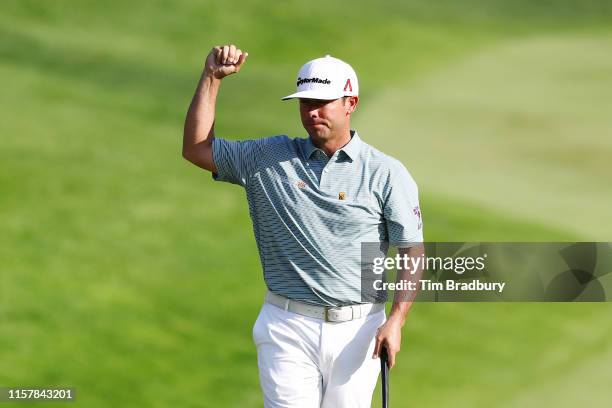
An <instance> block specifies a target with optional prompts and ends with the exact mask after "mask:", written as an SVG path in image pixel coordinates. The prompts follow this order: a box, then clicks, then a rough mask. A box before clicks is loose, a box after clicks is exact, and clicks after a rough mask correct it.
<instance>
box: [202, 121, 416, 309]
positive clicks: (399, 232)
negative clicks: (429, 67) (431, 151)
mask: <svg viewBox="0 0 612 408" xmlns="http://www.w3.org/2000/svg"><path fill="white" fill-rule="evenodd" d="M351 136H352V138H351V140H350V142H349V143H347V144H346V145H345V146H344V147H343V148H341V149H340V150H338V151H337V152H336V153H334V155H333V156H332V157H331V158H328V157H327V156H326V155H325V153H324V152H323V151H322V150H320V149H318V148H316V147H315V146H314V145H313V144H312V141H311V140H310V138H295V139H291V138H289V137H287V136H285V135H281V136H273V137H267V138H263V139H258V140H245V141H230V140H225V139H220V138H215V139H214V140H213V159H214V162H215V165H216V167H217V173H215V174H213V177H214V179H215V180H219V181H227V182H230V183H234V184H238V185H241V186H243V187H244V188H245V190H246V194H247V199H248V203H249V211H250V215H251V219H252V221H253V231H254V233H255V240H256V241H257V247H258V249H259V256H260V259H261V264H262V267H263V273H264V280H265V282H266V285H267V286H268V289H270V290H271V291H272V292H274V293H277V294H279V295H282V296H285V297H288V298H290V299H294V300H299V301H303V302H307V303H312V304H316V305H323V306H343V305H350V304H357V303H361V243H362V242H389V243H390V244H391V245H396V246H399V247H407V246H412V245H414V243H417V242H422V241H423V230H422V221H421V213H420V209H419V201H418V190H417V185H416V183H415V182H414V180H413V179H412V177H411V175H410V174H409V173H408V171H407V170H406V168H405V167H404V166H403V165H402V163H401V162H399V161H398V160H396V159H394V158H392V157H390V156H387V155H386V154H384V153H382V152H380V151H379V150H376V149H375V148H373V147H372V146H370V145H368V144H367V143H365V142H363V141H362V140H361V139H360V138H359V135H357V133H356V132H354V131H351Z"/></svg>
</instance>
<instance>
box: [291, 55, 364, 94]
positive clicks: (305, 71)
mask: <svg viewBox="0 0 612 408" xmlns="http://www.w3.org/2000/svg"><path fill="white" fill-rule="evenodd" d="M296 85H297V92H296V93H293V94H291V95H288V96H285V97H284V98H282V100H283V101H285V100H287V99H294V98H308V99H325V100H332V99H338V98H342V97H343V96H358V95H359V83H358V82H357V74H355V71H354V70H353V68H352V67H351V66H350V65H349V64H347V63H346V62H344V61H342V60H339V59H338V58H334V57H332V56H330V55H326V56H325V57H323V58H317V59H314V60H312V61H308V62H307V63H306V64H304V65H303V66H302V68H300V72H298V76H297V81H296Z"/></svg>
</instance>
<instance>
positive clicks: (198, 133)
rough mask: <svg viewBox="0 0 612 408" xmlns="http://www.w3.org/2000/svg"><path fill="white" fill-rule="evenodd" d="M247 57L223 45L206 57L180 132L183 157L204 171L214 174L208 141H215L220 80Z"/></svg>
mask: <svg viewBox="0 0 612 408" xmlns="http://www.w3.org/2000/svg"><path fill="white" fill-rule="evenodd" d="M248 55H249V54H248V53H246V52H244V53H243V52H242V51H241V50H240V49H237V48H236V47H235V46H234V45H225V46H217V47H213V49H212V50H211V51H210V53H209V54H208V56H207V57H206V62H205V65H204V71H203V72H202V76H201V77H200V82H199V83H198V87H197V89H196V92H195V95H194V96H193V99H192V100H191V104H190V105H189V110H188V111H187V117H186V118H185V127H184V130H183V157H184V158H185V159H187V160H189V161H190V162H191V163H193V164H195V165H196V166H198V167H201V168H203V169H205V170H209V171H212V172H216V171H217V168H216V166H215V163H214V161H213V152H212V141H213V139H214V137H215V130H214V125H215V104H216V101H217V94H218V93H219V87H220V86H221V80H222V79H223V78H225V77H226V76H228V75H231V74H234V73H236V72H238V71H240V69H241V68H242V65H243V64H244V61H245V60H246V58H247V56H248Z"/></svg>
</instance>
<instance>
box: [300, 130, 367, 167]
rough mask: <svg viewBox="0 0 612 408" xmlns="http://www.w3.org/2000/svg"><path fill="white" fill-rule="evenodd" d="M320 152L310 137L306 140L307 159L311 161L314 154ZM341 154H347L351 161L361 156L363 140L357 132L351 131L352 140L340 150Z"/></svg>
mask: <svg viewBox="0 0 612 408" xmlns="http://www.w3.org/2000/svg"><path fill="white" fill-rule="evenodd" d="M316 150H319V149H318V148H317V147H316V146H315V145H314V144H313V143H312V140H310V137H308V138H307V139H306V146H305V153H306V157H307V158H309V159H310V157H311V156H312V155H313V153H314V152H315V151H316ZM339 150H340V151H341V152H343V153H344V154H346V155H347V156H348V158H349V159H351V161H352V160H355V159H356V158H357V156H358V155H359V151H360V150H361V138H360V137H359V135H358V134H357V132H356V131H354V130H351V140H349V142H348V143H347V144H345V145H344V146H343V147H342V148H340V149H339Z"/></svg>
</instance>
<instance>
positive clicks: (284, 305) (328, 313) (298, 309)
mask: <svg viewBox="0 0 612 408" xmlns="http://www.w3.org/2000/svg"><path fill="white" fill-rule="evenodd" d="M266 302H267V303H270V304H271V305H274V306H276V307H280V308H281V309H284V310H288V311H290V312H293V313H297V314H301V315H303V316H308V317H314V318H315V319H321V320H325V321H326V322H346V321H349V320H353V319H360V318H362V317H365V316H367V315H369V314H372V313H376V312H380V311H381V310H383V309H384V308H385V304H384V303H366V304H364V305H351V306H342V307H327V306H316V305H311V304H308V303H304V302H299V301H297V300H291V299H287V298H286V297H284V296H280V295H277V294H276V293H272V292H270V291H268V293H267V294H266Z"/></svg>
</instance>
